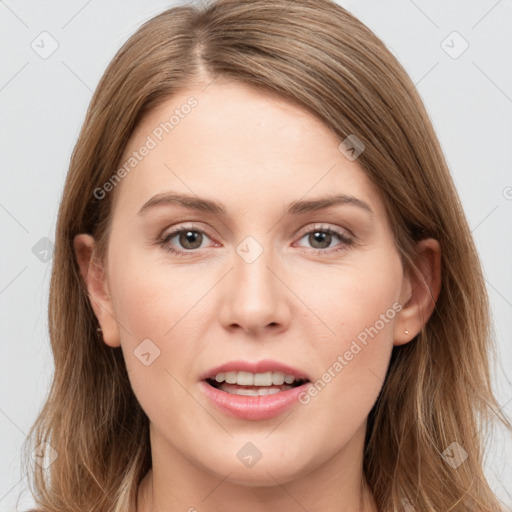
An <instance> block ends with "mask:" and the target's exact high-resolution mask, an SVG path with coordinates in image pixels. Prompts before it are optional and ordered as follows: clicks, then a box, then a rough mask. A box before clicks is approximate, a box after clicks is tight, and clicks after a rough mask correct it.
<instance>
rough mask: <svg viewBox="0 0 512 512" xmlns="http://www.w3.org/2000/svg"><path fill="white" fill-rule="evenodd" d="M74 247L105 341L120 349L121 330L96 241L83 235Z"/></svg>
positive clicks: (74, 241)
mask: <svg viewBox="0 0 512 512" xmlns="http://www.w3.org/2000/svg"><path fill="white" fill-rule="evenodd" d="M73 247H74V250H75V256H76V259H77V262H78V266H79V268H80V274H81V275H82V279H83V280H84V283H85V285H86V288H87V293H88V296H89V300H90V303H91V306H92V309H93V311H94V314H95V315H96V318H97V319H98V322H99V324H100V326H101V330H102V334H103V341H104V342H105V343H106V344H107V345H109V346H111V347H119V346H120V345H121V341H120V335H119V328H118V325H117V321H116V318H115V314H114V309H113V306H112V300H111V298H110V295H109V291H108V283H107V275H106V272H105V271H104V268H103V264H102V262H100V261H98V259H97V258H96V255H95V253H94V250H95V248H96V241H95V240H94V237H92V236H91V235H88V234H86V233H81V234H79V235H76V236H75V238H74V240H73Z"/></svg>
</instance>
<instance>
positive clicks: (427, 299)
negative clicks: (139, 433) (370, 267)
mask: <svg viewBox="0 0 512 512" xmlns="http://www.w3.org/2000/svg"><path fill="white" fill-rule="evenodd" d="M416 249H417V259H416V264H417V266H418V268H419V272H420V273H419V275H418V274H414V275H410V273H408V274H407V275H404V285H403V287H402V296H401V300H400V302H401V304H403V308H402V310H401V311H400V312H399V314H398V315H397V321H396V323H395V341H394V345H403V344H405V343H408V342H409V341H411V340H412V339H413V338H414V337H415V336H416V335H417V334H418V333H419V332H420V331H421V329H422V327H423V326H424V325H425V324H426V323H427V322H428V320H429V318H430V317H431V315H432V313H433V312H434V308H435V306H436V301H437V299H438V297H439V293H440V292H441V246H440V245H439V242H438V241H437V240H436V239H434V238H425V239H423V240H420V241H419V242H418V244H417V246H416ZM402 299H403V300H402ZM405 331H408V333H407V334H406V333H405Z"/></svg>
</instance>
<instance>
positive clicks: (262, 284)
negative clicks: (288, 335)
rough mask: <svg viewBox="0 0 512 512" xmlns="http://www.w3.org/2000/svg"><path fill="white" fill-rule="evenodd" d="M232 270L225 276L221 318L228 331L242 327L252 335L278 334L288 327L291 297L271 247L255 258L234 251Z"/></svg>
mask: <svg viewBox="0 0 512 512" xmlns="http://www.w3.org/2000/svg"><path fill="white" fill-rule="evenodd" d="M233 267H234V268H233V269H232V271H231V272H229V274H228V275H227V276H226V278H225V279H224V280H223V281H224V290H223V298H224V301H223V305H222V310H221V314H220V320H221V323H222V325H223V327H225V328H226V329H228V330H236V329H242V330H244V331H245V332H247V333H249V334H252V335H268V334H269V333H270V332H272V333H274V334H276V333H278V332H282V331H284V330H286V329H287V328H288V326H289V322H290V317H291V312H290V299H291V297H290V296H291V295H293V294H292V293H291V292H290V290H289V288H288V287H287V286H286V283H285V279H283V277H284V276H282V275H280V274H282V273H283V272H282V271H280V270H279V268H278V267H277V266H276V264H275V261H274V260H273V259H272V257H271V254H270V250H267V248H265V250H263V252H262V254H260V255H259V256H258V257H257V258H256V260H254V261H252V262H250V260H246V259H244V258H243V257H242V256H240V255H239V254H238V253H235V254H234V258H233Z"/></svg>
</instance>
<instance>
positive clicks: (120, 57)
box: [26, 0, 512, 512]
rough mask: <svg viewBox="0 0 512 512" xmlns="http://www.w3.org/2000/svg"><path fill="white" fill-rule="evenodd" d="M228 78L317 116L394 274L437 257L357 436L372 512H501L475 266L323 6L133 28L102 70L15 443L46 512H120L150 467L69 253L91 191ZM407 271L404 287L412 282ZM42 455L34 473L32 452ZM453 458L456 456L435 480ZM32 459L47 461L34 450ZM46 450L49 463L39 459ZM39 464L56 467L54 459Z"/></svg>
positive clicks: (98, 232)
mask: <svg viewBox="0 0 512 512" xmlns="http://www.w3.org/2000/svg"><path fill="white" fill-rule="evenodd" d="M220 76H222V77H227V78H229V79H232V80H235V81H238V82H240V83H244V84H249V85H251V86H253V87H257V88H261V89H262V90H271V91H274V92H275V93H277V94H279V95H281V96H282V97H283V98H287V99H289V100H292V101H294V102H295V103H296V104H298V105H300V106H302V107H303V108H305V109H307V110H308V111H309V112H312V113H313V114H314V115H316V116H318V118H319V119H321V120H322V121H323V122H324V123H325V124H326V125H327V126H329V127H330V128H331V129H332V130H333V132H334V133H336V134H337V135H338V136H339V137H340V141H342V140H344V139H345V138H346V137H347V136H349V135H351V134H355V135H356V136H357V138H358V139H359V140H360V141H362V142H363V143H364V145H365V150H364V152H363V153H361V154H360V156H359V158H358V163H359V164H360V165H361V166H362V168H363V169H364V171H365V172H366V173H367V175H368V176H369V177H370V179H371V180H372V181H373V183H375V185H376V186H377V187H378V189H379V190H380V193H381V196H382V198H383V201H384V204H385V207H386V211H387V214H388V216H389V219H390V222H391V226H392V230H393V234H394V238H395V243H396V246H397V248H398V250H399V252H400V255H401V257H402V261H403V262H404V268H406V269H412V270H413V271H417V268H416V266H415V261H416V260H415V252H414V246H415V243H416V242H417V241H418V240H420V239H422V238H425V237H433V238H435V239H437V240H438V241H439V243H440V245H441V249H442V261H441V264H442V272H441V274H442V288H441V293H440V296H439V298H438V301H437V303H436V306H435V309H434V312H433V314H432V316H431V318H430V320H429V321H428V322H427V324H426V325H425V326H424V327H423V329H422V331H421V332H420V333H419V334H418V336H417V337H416V339H415V340H413V341H411V342H410V343H407V344H405V345H403V346H398V347H394V349H393V353H392V358H391V362H390V366H389V371H388V374H387V376H386V380H385V382H384V385H383V388H382V391H381V393H380V395H379V398H378V400H377V402H376V404H375V406H374V407H373V409H372V411H371V413H370V415H369V418H368V427H367V435H366V442H365V452H364V474H365V477H366V480H367V482H368V484H369V486H370V489H371V491H372V492H373V495H374V498H375V500H376V503H377V505H378V507H379V510H381V511H393V510H403V509H404V507H405V509H406V510H407V508H406V500H407V502H409V504H410V505H411V506H413V507H414V508H415V509H416V510H419V511H441V510H442V511H447V510H467V509H472V508H473V509H475V510H479V511H498V510H500V505H499V500H498V499H497V498H496V497H495V496H494V494H493V492H492V491H491V489H490V487H489V485H488V483H487V481H486V479H485V476H484V472H483V467H482V466H483V463H482V458H483V439H484V437H483V435H484V434H485V433H486V432H487V430H486V428H487V427H488V426H489V425H490V424H491V420H493V419H494V418H495V416H493V414H494V413H493V412H492V411H493V410H495V411H498V412H497V413H496V417H498V418H499V419H500V420H501V421H502V422H503V423H504V424H505V425H506V426H507V428H509V429H510V428H512V427H511V425H510V423H509V422H508V420H507V419H506V417H504V416H503V415H502V414H501V413H500V412H499V406H498V403H497V401H496V399H495V397H494V395H493V392H492V389H491V382H490V363H491V359H490V356H491V353H492V350H493V349H494V346H493V340H494V338H493V332H492V327H491V322H490V310H489V303H488V297H487V293H486V288H485V284H484V279H483V276H482V271H481V263H480V261H479V257H478V254H477V251H476V249H475V245H474V242H473V239H472V237H471V232H470V230H469V227H468V223H467V220H466V218H465V215H464V211H463V209H462V206H461V203H460V201H459V198H458V196H457V192H456V189H455V186H454V183H453V181H452V179H451V176H450V173H449V170H448V167H447V164H446V162H445V159H444V156H443V153H442V150H441V148H440V145H439V143H438V140H437V137H436V134H435V132H434V130H433V127H432V125H431V122H430V120H429V117H428V115H427V113H426V110H425V108H424V106H423V104H422V101H421V99H420V97H419V95H418V93H417V91H416V90H415V87H414V84H413V83H412V82H411V80H410V79H409V77H408V76H407V74H406V72H405V71H404V69H403V68H402V66H401V65H400V64H399V63H398V62H397V60H396V59H395V58H394V56H393V55H392V54H391V53H390V52H389V51H388V50H387V49H386V47H385V46H384V44H383V43H382V42H381V41H380V40H379V39H378V38H377V37H376V36H375V35H374V34H373V33H372V32H371V31H370V30H369V29H368V28H367V27H366V26H364V25H363V24H362V23H361V22H360V21H358V20H357V19H356V18H354V17H353V16H352V15H351V14H350V13H349V12H347V11H346V10H345V9H343V8H342V7H340V6H338V5H336V4H335V3H333V2H331V1H329V0H294V1H288V0H273V1H272V2H268V1H265V0H253V1H234V0H219V1H215V2H210V3H209V4H207V5H205V6H204V7H195V6H179V7H175V8H172V9H169V10H167V11H165V12H163V13H161V14H159V15H158V16H156V17H154V18H153V19H151V20H149V21H148V22H146V23H145V24H144V25H142V27H141V28H140V29H139V30H138V31H137V32H136V33H135V34H134V35H133V36H132V37H131V38H130V39H129V40H128V41H127V42H126V43H125V44H124V46H123V47H122V48H121V49H120V50H119V52H118V53H117V55H116V56H115V58H114V59H113V61H112V62H111V63H110V65H109V66H108V69H107V70H106V72H105V74H104V75H103V77H102V79H101V81H100V83H99V85H98V87H97V89H96V91H95V93H94V96H93V98H92V101H91V104H90V106H89V110H88V112H87V116H86V119H85V122H84V124H83V127H82V130H81V132H80V135H79V138H78V142H77V144H76V146H75V148H74V151H73V154H72V158H71V162H70V167H69V172H68V175H67V179H66V182H65V186H64V191H63V195H62V201H61V204H60V210H59V216H58V224H57V230H56V236H55V253H54V260H53V268H52V277H51V286H50V300H49V330H50V340H51V347H52V351H53V357H54V363H55V371H54V377H53V382H52V385H51V389H50V391H49V395H48V398H47V401H46V402H45V404H44V406H43V408H42V410H41V411H40V414H39V416H38V418H37V420H36V422H35V424H34V425H33V427H32V429H31V431H30V434H29V438H28V439H27V443H26V461H27V462H28V464H31V465H32V466H33V467H31V468H30V471H29V474H30V475H31V476H32V477H33V482H32V481H31V482H30V484H31V489H32V492H33V494H34V497H35V499H36V502H37V504H38V507H39V510H41V511H44V512H57V511H59V512H64V511H66V512H83V511H85V510H87V511H90V512H93V511H98V512H100V511H101V512H104V511H107V510H108V511H115V512H125V511H128V510H134V509H135V503H136V495H137V488H138V484H139V482H140V481H141V479H142V477H143V476H144V475H145V474H146V472H147V471H148V470H149V468H150V467H151V457H150V443H149V434H148V421H149V420H148V418H147V416H146V415H145V413H144V412H143V410H142V409H141V407H140V405H139V403H138V402H137V400H136V398H135V396H134V394H133V392H132V389H131V386H130V382H129V379H128V376H127V371H126V367H125V363H124V359H123V355H122V352H121V349H120V348H115V349H112V348H110V347H108V346H107V345H106V344H105V343H103V341H102V340H101V339H100V338H99V337H98V336H97V333H96V328H97V326H98V324H97V321H96V318H95V316H94V313H93V310H92V308H91V306H90V303H89V298H88V295H87V290H86V287H85V284H84V282H83V280H82V279H81V276H80V272H79V269H78V265H77V262H76V259H75V255H74V251H73V238H74V236H75V235H76V234H78V233H90V234H92V235H93V236H94V237H95V238H96V239H97V240H99V242H100V245H99V251H100V254H104V249H105V243H106V240H107V239H108V228H109V219H110V214H111V210H112V200H113V197H114V196H115V194H114V193H111V194H107V195H106V197H104V198H102V199H98V197H96V196H97V194H96V195H95V193H94V191H95V190H96V189H97V188H98V187H101V186H102V185H103V184H104V183H106V182H107V181H108V180H109V179H110V178H111V177H112V175H113V174H114V173H115V171H116V169H117V168H118V166H119V165H120V158H121V156H122V153H123V150H124V148H125V146H126V144H127V141H128V140H129V138H130V136H131V134H132V133H133V131H134V129H135V127H136V126H137V124H138V123H139V122H140V120H141V119H142V118H143V117H144V116H145V115H146V114H147V113H149V112H150V111H152V110H153V109H154V108H155V107H156V106H158V105H159V104H161V103H162V102H163V101H165V100H167V99H169V98H170V97H171V96H172V95H173V94H175V93H176V92H177V91H180V90H183V89H184V88H186V87H187V86H189V85H193V84H195V83H197V81H198V80H199V79H200V80H202V81H205V83H206V82H207V81H211V80H214V79H216V78H217V77H220ZM415 269H416V270H415ZM41 443H48V445H50V446H51V449H50V448H49V451H48V455H49V456H51V454H54V455H55V454H56V455H57V458H55V460H53V459H49V462H51V461H52V460H53V462H52V463H51V464H50V465H49V466H48V467H45V464H43V465H41V464H38V463H36V462H31V460H32V459H31V452H32V451H33V450H34V449H35V448H36V447H38V446H40V445H41ZM452 443H457V446H460V447H462V448H463V449H464V450H465V452H467V454H468V456H467V459H466V460H465V461H464V463H463V464H461V465H460V466H459V467H458V468H456V469H455V468H453V467H451V466H450V465H449V464H447V463H446V462H445V459H444V458H443V453H444V451H445V449H447V448H448V447H450V445H452ZM43 446H45V445H43ZM46 446H47V445H46ZM52 450H54V452H53V451H52Z"/></svg>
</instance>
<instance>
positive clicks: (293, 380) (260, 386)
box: [204, 371, 310, 397]
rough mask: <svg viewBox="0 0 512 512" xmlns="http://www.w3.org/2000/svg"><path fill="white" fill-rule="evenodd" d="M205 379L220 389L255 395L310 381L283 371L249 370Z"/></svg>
mask: <svg viewBox="0 0 512 512" xmlns="http://www.w3.org/2000/svg"><path fill="white" fill-rule="evenodd" d="M204 380H205V382H206V383H207V384H209V385H210V386H211V387H213V388H215V389H218V390H219V391H224V392H225V393H230V394H233V395H243V396H255V397H257V396H264V395H274V394H277V393H281V392H283V391H288V390H289V389H293V388H297V387H299V386H302V385H304V384H307V383H308V382H310V380H309V379H307V378H304V377H298V376H295V375H291V374H285V373H283V372H265V373H251V372H247V371H238V372H237V371H230V372H220V373H217V374H216V375H215V376H212V377H208V378H206V379H204Z"/></svg>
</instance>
